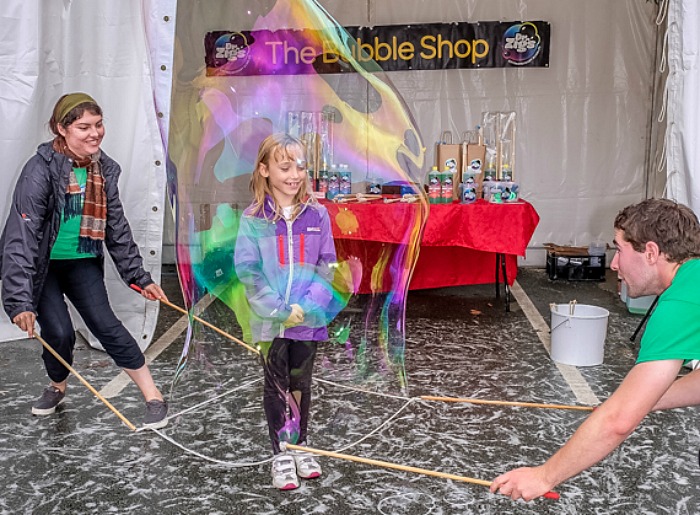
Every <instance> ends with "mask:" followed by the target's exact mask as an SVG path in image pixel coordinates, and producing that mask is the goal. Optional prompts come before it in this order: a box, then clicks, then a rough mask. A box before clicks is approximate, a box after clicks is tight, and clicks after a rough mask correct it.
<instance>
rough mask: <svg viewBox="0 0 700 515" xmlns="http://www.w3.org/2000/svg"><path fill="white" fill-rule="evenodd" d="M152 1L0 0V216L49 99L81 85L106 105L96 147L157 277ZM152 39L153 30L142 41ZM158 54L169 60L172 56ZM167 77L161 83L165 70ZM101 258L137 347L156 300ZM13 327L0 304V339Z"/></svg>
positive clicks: (158, 167) (147, 337)
mask: <svg viewBox="0 0 700 515" xmlns="http://www.w3.org/2000/svg"><path fill="white" fill-rule="evenodd" d="M155 3H156V2H142V1H140V0H121V1H119V2H107V1H99V2H95V1H92V0H72V1H70V2H43V1H40V0H5V1H4V2H2V4H1V5H0V31H1V32H2V34H3V38H2V39H1V40H0V113H2V119H3V121H4V122H5V123H3V124H2V126H0V153H1V154H2V156H3V164H4V166H3V168H2V171H0V173H1V174H2V182H3V184H5V185H7V186H6V187H5V188H3V189H2V191H1V192H0V219H2V221H3V223H4V220H5V218H6V216H7V213H8V212H9V207H10V202H11V195H12V190H13V185H14V183H15V181H16V179H17V177H18V175H19V172H20V170H21V168H22V166H23V164H24V162H25V161H26V160H27V159H28V158H29V157H30V156H31V155H32V154H33V153H34V151H35V149H36V147H37V145H38V144H39V143H40V142H42V141H46V140H48V139H50V134H49V132H48V128H47V121H48V118H49V116H50V113H51V109H52V107H53V105H54V103H55V101H56V100H57V99H58V98H59V97H60V96H61V95H62V94H64V93H67V92H71V91H85V92H87V93H89V94H91V95H92V96H93V97H94V98H95V99H96V100H97V101H98V103H100V105H101V106H102V108H103V110H104V119H105V127H106V136H105V139H104V142H103V145H102V148H103V149H104V151H105V152H106V153H107V154H109V155H110V156H112V157H113V158H115V159H116V160H117V162H119V163H120V165H121V167H122V176H121V179H120V183H119V186H120V191H121V197H122V201H123V203H124V208H125V212H126V215H127V218H128V219H129V222H130V224H131V228H132V230H133V233H134V238H135V240H136V242H137V244H138V245H139V248H140V249H141V253H142V255H143V258H144V264H145V268H146V269H147V270H149V271H150V272H151V274H152V275H153V278H154V280H155V281H158V282H159V281H160V269H161V248H162V224H163V202H164V194H163V192H164V187H165V157H164V151H163V148H164V147H163V144H162V141H161V135H160V131H159V128H158V123H157V116H156V108H155V106H154V89H153V88H154V84H153V83H154V79H153V76H154V72H153V71H152V69H151V58H150V54H149V44H148V42H149V40H148V39H147V34H146V29H145V27H146V21H145V13H146V12H155V11H152V10H151V9H150V7H149V4H155ZM151 27H153V24H151ZM153 30H155V29H153ZM152 32H153V31H152ZM154 39H155V36H153V35H152V34H151V45H150V46H152V43H153V40H154ZM166 64H167V65H168V68H169V64H170V63H166ZM166 80H167V82H168V83H169V81H170V78H169V77H168V79H166ZM157 163H158V164H157ZM106 262H107V266H106V284H107V289H108V291H109V294H110V301H111V304H112V306H113V308H114V309H115V311H116V312H117V315H118V316H119V317H120V318H121V319H122V321H124V323H125V325H126V326H127V328H128V329H129V331H130V332H131V333H132V334H133V335H134V336H135V337H136V339H137V341H138V342H139V344H140V346H141V347H142V348H145V347H146V346H147V345H148V344H149V343H150V341H151V338H152V335H153V331H154V329H155V323H156V321H157V314H158V308H159V306H158V303H156V302H147V301H145V299H143V298H142V297H141V296H140V295H137V294H136V293H135V292H133V291H131V290H130V289H129V288H128V287H127V286H125V285H124V283H123V282H122V281H121V279H119V278H118V276H117V273H116V269H115V267H114V265H113V264H112V262H111V260H110V259H107V260H106ZM21 336H22V334H21V333H20V332H19V331H17V330H16V329H15V328H13V326H12V325H11V323H10V321H9V320H8V319H7V317H6V315H5V314H4V312H3V313H2V314H1V315H0V341H2V340H6V339H10V338H16V337H21ZM90 340H91V343H94V339H93V338H90ZM96 346H99V344H96Z"/></svg>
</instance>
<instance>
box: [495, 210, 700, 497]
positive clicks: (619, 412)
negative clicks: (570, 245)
mask: <svg viewBox="0 0 700 515" xmlns="http://www.w3.org/2000/svg"><path fill="white" fill-rule="evenodd" d="M615 248H616V250H617V252H616V254H615V257H614V258H613V261H612V263H611V264H610V268H611V269H612V270H617V272H618V275H619V277H620V278H621V279H622V280H623V281H625V283H626V284H627V291H628V295H630V296H631V297H640V296H643V295H659V300H658V303H657V306H656V309H655V310H654V312H653V313H652V314H651V317H650V318H649V322H648V324H647V328H646V331H645V333H644V336H643V338H642V342H641V348H640V351H639V356H638V358H637V362H636V364H635V366H634V367H632V369H631V370H630V371H629V372H628V374H627V376H626V377H625V378H624V380H623V381H622V383H621V384H620V386H619V387H618V388H617V390H615V392H614V393H613V394H612V395H611V396H610V397H609V398H608V399H607V400H606V401H605V402H604V403H603V404H601V405H600V406H599V407H598V408H597V409H596V410H595V411H593V412H592V413H591V415H590V416H589V417H588V418H587V419H586V420H585V421H584V422H583V424H581V426H580V427H579V428H578V429H577V430H576V432H575V433H574V434H573V436H572V437H571V438H570V439H569V441H568V442H567V443H566V444H565V445H564V446H563V447H562V448H561V449H559V451H557V452H556V453H555V454H554V456H552V457H551V458H550V459H549V460H547V461H546V462H545V463H544V464H542V465H540V466H539V467H532V468H531V467H523V468H518V469H514V470H511V471H509V472H506V473H505V474H503V475H501V476H498V477H497V478H496V479H494V481H493V484H492V485H491V491H492V492H500V493H502V494H504V495H507V496H509V497H511V498H513V499H521V498H522V499H524V500H526V501H529V500H531V499H535V498H537V497H541V496H542V495H544V494H545V493H546V492H548V491H550V490H551V489H552V488H554V487H555V486H556V485H558V484H559V483H561V482H563V481H566V480H567V479H569V478H570V477H572V476H575V475H576V474H578V473H580V472H582V471H583V470H585V469H587V468H588V467H591V466H592V465H594V464H596V463H598V462H599V461H600V460H602V459H603V458H605V457H606V456H607V455H608V454H610V453H611V452H612V451H613V450H614V449H615V448H616V447H617V446H618V445H620V444H621V443H622V442H623V441H625V439H626V438H627V437H628V436H629V435H630V434H631V433H632V432H633V431H634V430H635V429H636V427H637V426H638V425H639V423H640V422H641V421H642V419H643V418H644V417H645V416H646V415H647V414H648V413H649V412H651V411H655V410H664V409H671V408H680V407H686V406H694V405H699V404H700V369H698V370H694V371H693V372H690V373H689V374H686V375H685V376H683V377H682V378H680V379H677V377H678V373H679V371H680V369H681V366H682V365H683V364H684V363H685V362H687V361H690V360H694V359H700V295H698V293H697V288H698V285H699V284H700V259H698V258H700V224H699V223H698V218H697V216H695V214H694V213H693V211H692V210H691V209H689V208H688V207H686V206H683V205H680V204H676V203H675V202H673V201H671V200H666V199H649V200H645V201H642V202H640V203H638V204H635V205H632V206H628V207H626V208H625V209H623V210H622V211H620V213H619V214H618V215H617V217H616V218H615Z"/></svg>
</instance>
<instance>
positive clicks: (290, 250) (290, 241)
mask: <svg viewBox="0 0 700 515" xmlns="http://www.w3.org/2000/svg"><path fill="white" fill-rule="evenodd" d="M284 223H285V224H286V225H287V259H288V260H289V279H288V280H287V290H286V291H285V292H284V303H285V304H289V297H290V295H291V294H292V280H293V279H294V232H293V231H292V224H293V223H294V221H293V220H287V219H285V220H284ZM284 329H285V327H284V324H282V325H281V326H280V338H284Z"/></svg>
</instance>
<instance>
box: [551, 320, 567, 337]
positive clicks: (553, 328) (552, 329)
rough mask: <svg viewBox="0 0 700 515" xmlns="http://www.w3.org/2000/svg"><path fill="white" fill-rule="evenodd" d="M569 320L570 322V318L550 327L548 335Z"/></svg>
mask: <svg viewBox="0 0 700 515" xmlns="http://www.w3.org/2000/svg"><path fill="white" fill-rule="evenodd" d="M570 320H571V317H567V318H565V319H564V320H562V321H561V322H559V323H558V324H557V325H555V326H554V327H552V328H551V329H550V330H549V332H550V333H553V332H554V330H555V329H556V328H557V327H559V326H560V325H562V324H565V323H567V322H569V321H570Z"/></svg>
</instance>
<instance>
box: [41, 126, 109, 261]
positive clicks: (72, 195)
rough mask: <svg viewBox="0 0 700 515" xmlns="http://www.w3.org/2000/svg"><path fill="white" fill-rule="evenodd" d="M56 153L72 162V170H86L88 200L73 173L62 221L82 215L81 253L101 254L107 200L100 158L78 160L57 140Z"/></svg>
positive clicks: (79, 247)
mask: <svg viewBox="0 0 700 515" xmlns="http://www.w3.org/2000/svg"><path fill="white" fill-rule="evenodd" d="M53 149H54V150H55V151H56V152H59V153H61V154H64V155H66V156H68V157H69V158H71V159H72V160H73V168H85V169H86V170H87V183H86V185H85V198H83V196H82V192H81V190H80V185H79V184H78V180H77V179H76V177H75V171H74V170H73V169H71V171H70V177H69V179H68V187H67V188H66V202H65V206H64V208H63V219H64V220H68V219H69V218H72V217H74V216H78V215H81V216H82V218H81V220H80V236H79V238H78V252H80V253H85V254H98V253H99V252H100V250H101V248H102V242H103V241H104V239H105V224H106V222H107V198H106V196H105V192H104V178H103V177H102V171H101V170H100V162H99V159H100V154H99V152H98V153H97V154H93V155H92V156H88V157H86V158H82V159H81V158H79V157H78V156H76V155H75V154H74V153H73V152H72V151H71V150H70V149H69V148H68V146H67V145H66V142H65V139H63V138H62V137H61V136H57V137H56V138H54V141H53Z"/></svg>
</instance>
